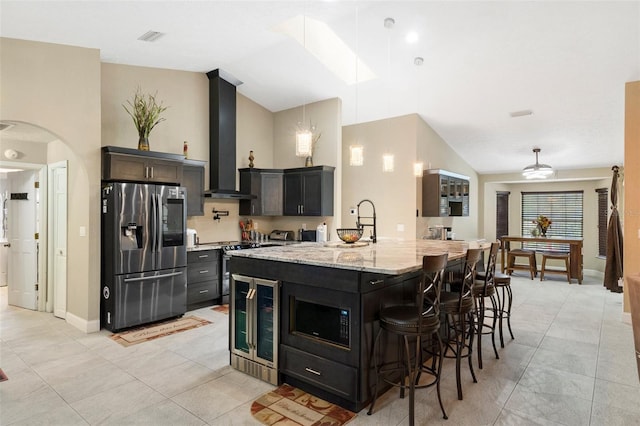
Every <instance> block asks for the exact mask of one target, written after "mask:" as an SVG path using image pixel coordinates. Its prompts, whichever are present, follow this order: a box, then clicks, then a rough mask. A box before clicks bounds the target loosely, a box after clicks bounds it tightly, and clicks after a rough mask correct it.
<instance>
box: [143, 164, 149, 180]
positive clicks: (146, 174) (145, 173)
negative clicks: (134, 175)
mask: <svg viewBox="0 0 640 426" xmlns="http://www.w3.org/2000/svg"><path fill="white" fill-rule="evenodd" d="M144 178H145V179H149V167H147V166H144Z"/></svg>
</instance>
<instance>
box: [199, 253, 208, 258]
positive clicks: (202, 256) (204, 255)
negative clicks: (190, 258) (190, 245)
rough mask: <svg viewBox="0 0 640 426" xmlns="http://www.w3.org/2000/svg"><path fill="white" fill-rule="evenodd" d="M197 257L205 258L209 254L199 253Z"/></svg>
mask: <svg viewBox="0 0 640 426" xmlns="http://www.w3.org/2000/svg"><path fill="white" fill-rule="evenodd" d="M198 257H199V258H200V259H204V258H206V257H209V255H208V254H201V255H200V256H198Z"/></svg>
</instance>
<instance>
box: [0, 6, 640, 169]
mask: <svg viewBox="0 0 640 426" xmlns="http://www.w3.org/2000/svg"><path fill="white" fill-rule="evenodd" d="M299 15H302V16H306V17H308V18H310V19H313V20H317V21H321V22H324V23H325V24H326V25H327V26H328V27H329V28H330V29H332V30H333V31H334V32H335V33H336V35H337V36H338V37H339V38H340V39H342V41H344V43H345V44H346V45H348V46H349V47H351V49H352V50H353V51H354V52H355V53H356V54H357V56H358V57H359V58H360V59H361V60H362V61H363V62H364V63H365V64H366V65H367V66H368V67H369V68H371V70H372V71H373V72H374V73H375V75H376V78H374V79H371V80H368V81H366V82H361V83H359V84H348V83H345V82H344V81H343V80H341V79H340V78H338V77H336V76H335V75H334V74H333V73H332V72H331V71H330V70H329V69H328V68H327V67H326V66H325V65H323V64H322V63H321V62H320V61H319V60H318V59H316V57H315V56H313V55H311V54H310V53H308V52H307V51H306V50H305V49H304V48H303V46H302V45H301V44H300V43H298V42H297V41H295V40H294V39H293V38H291V37H289V36H287V35H285V34H283V33H281V32H277V31H275V28H276V27H277V26H278V25H280V24H281V23H283V22H285V21H287V20H289V19H291V18H294V17H296V16H299ZM0 16H1V17H0V36H2V37H9V38H17V39H25V40H36V41H43V42H50V43H58V44H66V45H73V46H82V47H89V48H96V49H100V55H101V60H102V61H103V62H110V63H118V64H128V65H138V66H147V67H158V68H169V69H178V70H186V71H194V72H203V73H204V72H207V71H210V70H213V69H216V68H221V69H223V70H224V71H226V72H227V73H229V74H231V75H233V76H234V77H236V78H237V79H239V80H241V81H242V82H243V84H242V85H240V86H239V87H238V91H239V92H240V93H242V94H243V95H245V96H247V97H248V98H250V99H252V100H254V101H255V102H257V103H259V104H260V105H262V106H264V107H265V108H267V109H269V110H271V111H273V112H276V111H280V110H283V109H288V108H292V107H296V106H299V105H302V104H304V103H310V102H313V101H317V100H324V99H328V98H333V97H339V98H341V99H342V102H343V105H342V108H343V124H344V125H349V124H353V123H356V122H358V123H360V122H366V121H372V120H377V119H381V118H385V117H394V116H399V115H404V114H410V113H418V114H420V116H421V117H422V118H423V119H424V120H425V121H426V122H427V123H428V124H429V125H430V126H431V127H432V128H433V129H434V130H435V131H436V132H437V133H438V134H439V135H440V136H441V137H442V138H443V139H444V140H445V141H446V142H447V143H448V144H449V145H450V146H451V147H452V148H453V149H454V150H455V151H456V152H457V153H458V154H459V155H460V156H461V157H462V158H464V159H465V160H466V161H467V162H468V163H469V164H470V165H471V166H472V167H473V168H474V169H475V170H476V171H477V172H479V173H506V172H516V171H520V170H522V168H523V167H524V166H526V165H529V164H531V163H533V162H534V161H535V157H534V154H533V152H532V149H533V147H540V148H541V149H542V151H541V153H540V162H541V163H547V164H551V165H552V166H554V167H555V168H557V169H579V168H592V167H610V166H611V165H613V164H622V163H623V159H624V152H623V150H624V85H625V82H628V81H635V80H640V2H639V1H621V2H613V1H602V2H598V1H582V2H581V1H578V2H568V1H544V2H520V1H504V2H497V1H472V2H460V1H420V2H418V1H411V2H410V1H337V0H334V1H330V0H326V1H313V0H308V1H279V2H276V1H253V2H249V1H206V2H205V1H98V0H93V1H55V0H50V1H5V0H0ZM387 17H391V18H393V19H394V20H395V25H394V26H393V27H392V28H386V27H385V26H384V20H385V18H387ZM149 30H152V31H158V32H162V33H164V35H163V36H162V37H161V38H159V39H158V40H157V41H155V42H144V41H140V40H138V37H140V36H141V35H142V34H144V33H146V32H147V31H149ZM410 31H415V32H416V33H417V34H418V41H417V42H415V43H413V44H410V43H407V42H406V41H405V36H406V34H407V33H409V32H410ZM416 57H421V58H423V64H422V65H421V66H416V65H414V58H416ZM353 67H354V68H355V61H354V64H353ZM526 110H530V111H532V114H530V115H523V116H520V117H515V118H514V117H511V115H510V113H512V112H518V111H526ZM0 118H4V117H0ZM343 142H344V143H348V142H349V141H343ZM392 144H393V141H390V145H392Z"/></svg>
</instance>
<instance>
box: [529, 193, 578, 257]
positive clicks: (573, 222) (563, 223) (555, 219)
mask: <svg viewBox="0 0 640 426" xmlns="http://www.w3.org/2000/svg"><path fill="white" fill-rule="evenodd" d="M583 198H584V191H556V192H522V235H523V236H527V235H531V231H533V229H534V228H536V226H537V225H536V223H535V220H536V218H537V217H538V216H540V215H542V216H546V217H548V218H549V219H550V220H551V226H550V227H549V229H548V230H547V237H566V238H582V236H583ZM523 245H524V246H526V248H529V249H535V250H547V251H569V245H568V244H561V243H527V244H523Z"/></svg>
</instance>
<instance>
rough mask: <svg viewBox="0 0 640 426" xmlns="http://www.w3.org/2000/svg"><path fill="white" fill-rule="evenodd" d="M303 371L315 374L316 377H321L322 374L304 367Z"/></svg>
mask: <svg viewBox="0 0 640 426" xmlns="http://www.w3.org/2000/svg"><path fill="white" fill-rule="evenodd" d="M304 370H305V371H308V372H309V373H312V374H315V375H316V376H322V373H320V372H319V371H316V370H313V369H311V368H309V367H305V368H304Z"/></svg>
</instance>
